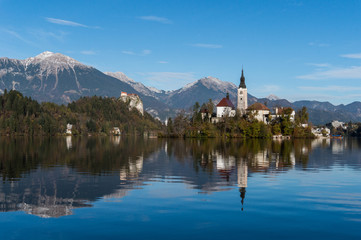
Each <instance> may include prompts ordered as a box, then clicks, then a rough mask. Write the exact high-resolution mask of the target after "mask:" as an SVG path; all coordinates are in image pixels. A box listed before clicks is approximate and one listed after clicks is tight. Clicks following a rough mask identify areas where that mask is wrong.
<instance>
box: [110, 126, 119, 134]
mask: <svg viewBox="0 0 361 240" xmlns="http://www.w3.org/2000/svg"><path fill="white" fill-rule="evenodd" d="M111 133H112V134H113V135H117V136H119V135H120V134H121V132H120V129H119V128H118V127H113V130H112V131H111Z"/></svg>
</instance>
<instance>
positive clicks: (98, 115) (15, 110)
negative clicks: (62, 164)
mask: <svg viewBox="0 0 361 240" xmlns="http://www.w3.org/2000/svg"><path fill="white" fill-rule="evenodd" d="M68 123H70V124H72V125H73V129H72V132H73V134H75V135H80V134H109V133H110V131H111V130H112V129H113V127H119V128H120V130H121V131H122V132H123V133H126V134H143V133H144V132H147V131H153V130H161V129H162V124H161V123H160V122H159V121H157V120H155V119H153V118H152V117H151V116H150V115H149V114H148V113H145V114H144V116H143V115H141V114H140V113H139V112H138V111H137V110H136V109H131V110H129V107H128V105H127V104H126V103H124V102H122V101H119V100H117V99H116V98H103V97H97V96H94V97H82V98H80V99H79V100H77V101H75V102H72V103H70V104H69V105H68V106H65V105H57V104H55V103H49V102H44V103H41V104H39V103H38V102H37V101H35V100H32V99H31V98H29V97H24V96H23V95H22V94H21V93H20V92H18V91H14V90H11V91H9V92H7V91H6V90H5V91H4V94H3V95H1V96H0V134H1V135H31V136H32V135H60V134H64V133H65V130H66V125H67V124H68Z"/></svg>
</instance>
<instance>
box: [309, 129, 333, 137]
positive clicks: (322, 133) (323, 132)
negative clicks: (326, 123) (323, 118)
mask: <svg viewBox="0 0 361 240" xmlns="http://www.w3.org/2000/svg"><path fill="white" fill-rule="evenodd" d="M311 132H312V133H313V134H314V135H315V136H316V137H329V136H330V134H331V130H330V129H329V128H327V127H322V128H317V127H313V128H312V129H311Z"/></svg>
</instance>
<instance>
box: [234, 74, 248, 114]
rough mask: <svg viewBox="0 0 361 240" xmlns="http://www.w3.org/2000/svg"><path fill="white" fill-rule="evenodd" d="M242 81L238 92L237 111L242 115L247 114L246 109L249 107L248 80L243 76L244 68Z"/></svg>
mask: <svg viewBox="0 0 361 240" xmlns="http://www.w3.org/2000/svg"><path fill="white" fill-rule="evenodd" d="M240 80H241V81H240V83H239V87H238V91H237V110H238V111H239V112H240V113H242V114H245V113H246V109H247V107H248V103H247V87H246V79H245V77H244V75H243V68H242V75H241V79H240Z"/></svg>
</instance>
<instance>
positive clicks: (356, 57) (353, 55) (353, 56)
mask: <svg viewBox="0 0 361 240" xmlns="http://www.w3.org/2000/svg"><path fill="white" fill-rule="evenodd" d="M341 57H344V58H355V59H361V53H351V54H342V55H341Z"/></svg>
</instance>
